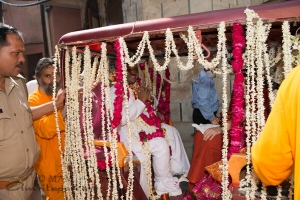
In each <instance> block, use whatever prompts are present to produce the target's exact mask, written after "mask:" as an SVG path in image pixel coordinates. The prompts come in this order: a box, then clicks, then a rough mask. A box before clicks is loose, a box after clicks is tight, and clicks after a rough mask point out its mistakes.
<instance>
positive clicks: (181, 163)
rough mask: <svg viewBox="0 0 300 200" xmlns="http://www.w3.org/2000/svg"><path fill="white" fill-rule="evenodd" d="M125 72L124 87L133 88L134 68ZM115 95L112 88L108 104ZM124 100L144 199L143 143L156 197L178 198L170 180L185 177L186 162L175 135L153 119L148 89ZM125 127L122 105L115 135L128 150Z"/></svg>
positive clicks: (175, 182) (175, 185)
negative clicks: (152, 176) (164, 195)
mask: <svg viewBox="0 0 300 200" xmlns="http://www.w3.org/2000/svg"><path fill="white" fill-rule="evenodd" d="M127 72H128V75H127V81H128V84H129V85H133V84H135V83H136V81H137V78H138V67H137V66H134V67H127ZM134 90H135V91H134ZM115 91H116V88H115V87H114V86H113V87H112V88H111V97H112V102H114V100H115V98H116V94H115ZM128 97H129V99H128V101H129V102H128V103H129V121H130V126H131V130H132V133H133V135H132V136H131V144H132V151H133V152H134V154H135V155H136V156H137V157H138V159H139V160H140V162H141V164H142V168H141V174H140V185H141V186H142V188H143V190H144V192H145V194H146V196H147V197H149V195H150V194H149V189H151V188H148V185H147V175H146V171H145V169H146V156H145V154H144V153H143V151H144V149H143V146H145V145H144V143H147V145H146V146H148V149H147V150H148V151H150V153H151V154H152V166H153V171H154V182H155V184H154V187H155V189H156V193H157V194H158V195H161V194H164V193H169V194H170V196H177V195H180V194H181V193H182V192H181V189H180V188H179V181H178V179H177V178H176V177H173V174H180V173H187V172H188V170H189V162H188V159H187V156H186V153H185V151H184V149H182V148H183V145H182V141H181V139H180V136H179V133H178V131H177V130H176V129H175V128H173V127H171V126H168V125H166V124H161V123H160V119H159V118H158V117H157V116H156V114H155V112H154V109H153V107H152V105H151V103H150V102H149V101H148V99H149V98H150V90H149V89H148V88H146V87H144V86H140V87H139V88H137V89H131V88H130V89H129V93H128ZM145 108H147V110H145ZM126 123H127V120H126V109H125V107H124V104H123V106H122V119H121V124H120V125H119V127H118V131H119V133H120V140H121V141H122V142H124V144H125V145H126V147H127V148H128V142H127V134H128V131H127V125H126ZM163 129H165V132H166V135H167V140H166V139H165V138H164V137H163V136H162V135H161V133H162V132H163ZM142 135H143V136H146V138H147V139H141V137H142ZM151 136H153V137H151ZM148 138H149V139H148ZM168 143H169V144H168ZM178 144H179V145H178ZM169 145H170V146H171V149H172V156H171V155H170V149H169ZM170 160H171V162H170Z"/></svg>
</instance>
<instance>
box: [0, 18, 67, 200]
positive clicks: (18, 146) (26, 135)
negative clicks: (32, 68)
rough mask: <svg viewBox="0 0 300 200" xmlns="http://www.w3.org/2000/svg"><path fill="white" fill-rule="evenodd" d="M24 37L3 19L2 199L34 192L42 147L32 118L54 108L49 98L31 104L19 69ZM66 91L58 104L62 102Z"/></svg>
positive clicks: (22, 198)
mask: <svg viewBox="0 0 300 200" xmlns="http://www.w3.org/2000/svg"><path fill="white" fill-rule="evenodd" d="M24 51H25V48H24V39H23V36H22V33H21V32H19V31H18V30H17V29H16V28H14V27H12V26H9V25H7V24H3V23H0V199H1V200H2V199H5V200H25V199H28V198H29V197H30V195H31V192H32V189H33V183H34V179H35V177H36V174H35V171H34V169H33V165H34V163H35V162H36V161H37V159H38V158H39V155H40V149H39V147H38V144H37V142H36V139H35V137H34V130H33V128H32V119H37V118H39V117H41V116H42V115H45V114H47V113H49V112H51V111H52V110H53V103H52V102H49V103H46V104H43V105H40V106H36V107H29V105H28V100H27V91H26V86H25V79H24V77H22V76H21V75H20V74H19V73H20V71H21V67H22V64H23V63H24V62H25V57H24ZM63 102H64V93H62V95H58V97H57V100H56V105H57V106H58V107H60V106H62V105H63Z"/></svg>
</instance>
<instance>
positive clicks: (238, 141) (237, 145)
mask: <svg viewBox="0 0 300 200" xmlns="http://www.w3.org/2000/svg"><path fill="white" fill-rule="evenodd" d="M243 33H244V31H243V27H242V25H241V24H240V23H238V22H235V23H234V24H233V30H232V38H233V43H232V47H233V50H232V53H233V58H234V60H233V61H232V62H231V64H232V68H233V71H234V73H235V78H234V83H233V94H232V95H233V97H232V124H231V129H230V131H229V136H230V147H229V152H228V157H230V156H231V155H232V154H233V153H238V152H239V151H240V150H241V149H242V148H243V147H245V131H244V126H243V120H244V115H245V109H244V103H245V100H244V86H243V82H244V76H243V73H242V71H241V70H242V68H243V65H244V60H243V58H242V54H243V47H244V46H245V38H244V36H243Z"/></svg>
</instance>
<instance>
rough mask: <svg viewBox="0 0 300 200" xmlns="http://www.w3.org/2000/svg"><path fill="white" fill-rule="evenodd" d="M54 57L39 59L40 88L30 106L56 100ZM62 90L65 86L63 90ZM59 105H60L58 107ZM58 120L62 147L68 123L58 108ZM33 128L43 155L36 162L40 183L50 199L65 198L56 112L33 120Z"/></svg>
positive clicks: (37, 76)
mask: <svg viewBox="0 0 300 200" xmlns="http://www.w3.org/2000/svg"><path fill="white" fill-rule="evenodd" d="M53 64H54V61H53V60H52V59H51V58H42V59H40V60H39V62H38V64H37V66H36V69H35V76H36V78H37V81H38V84H39V86H38V89H37V90H36V91H35V92H34V93H32V94H31V95H30V96H29V100H28V102H29V104H30V106H39V105H41V104H44V103H48V102H51V101H52V92H53V79H54V74H53V72H54V66H53ZM56 76H57V77H56V78H57V79H56V81H57V82H58V83H57V89H59V81H60V76H59V74H57V75H56ZM60 92H62V91H61V90H60V91H59V93H60ZM58 109H59V108H58ZM58 123H59V130H60V137H61V144H62V146H61V150H63V144H64V132H65V123H64V119H63V116H62V114H61V112H60V111H58ZM33 128H34V131H35V136H36V140H37V143H38V144H39V146H40V149H41V154H40V158H39V159H38V161H37V162H36V164H35V166H34V167H35V170H36V172H37V174H38V177H39V181H40V184H41V186H42V188H43V190H44V192H45V194H46V196H47V199H48V200H52V199H53V200H62V199H64V193H63V179H62V166H61V152H60V150H59V139H58V135H57V131H56V122H55V114H54V112H51V113H49V114H47V115H44V116H42V117H40V118H39V119H37V120H35V121H34V122H33Z"/></svg>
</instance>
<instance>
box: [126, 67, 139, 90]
mask: <svg viewBox="0 0 300 200" xmlns="http://www.w3.org/2000/svg"><path fill="white" fill-rule="evenodd" d="M138 75H139V70H138V66H137V65H135V66H134V67H129V66H127V82H128V84H129V85H132V84H134V83H135V82H136V80H137V78H138Z"/></svg>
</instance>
